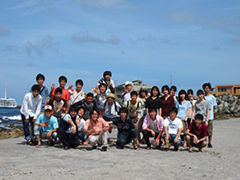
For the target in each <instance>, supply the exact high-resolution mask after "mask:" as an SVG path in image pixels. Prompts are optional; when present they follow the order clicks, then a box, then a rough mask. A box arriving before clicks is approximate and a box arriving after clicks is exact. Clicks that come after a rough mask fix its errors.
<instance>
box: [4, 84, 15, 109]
mask: <svg viewBox="0 0 240 180" xmlns="http://www.w3.org/2000/svg"><path fill="white" fill-rule="evenodd" d="M16 107H17V102H16V100H15V99H13V98H7V85H6V83H5V98H0V108H16Z"/></svg>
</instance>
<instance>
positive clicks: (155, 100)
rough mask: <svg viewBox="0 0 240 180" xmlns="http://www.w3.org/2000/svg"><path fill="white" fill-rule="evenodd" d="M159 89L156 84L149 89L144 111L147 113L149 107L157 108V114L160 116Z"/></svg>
mask: <svg viewBox="0 0 240 180" xmlns="http://www.w3.org/2000/svg"><path fill="white" fill-rule="evenodd" d="M159 96H160V91H159V88H158V87H157V86H153V87H152V89H151V96H149V97H148V98H147V100H146V112H147V114H149V111H148V110H149V109H157V114H158V115H159V116H162V101H161V99H160V98H159Z"/></svg>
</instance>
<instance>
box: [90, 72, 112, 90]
mask: <svg viewBox="0 0 240 180" xmlns="http://www.w3.org/2000/svg"><path fill="white" fill-rule="evenodd" d="M111 76H112V73H111V71H105V72H104V73H103V78H102V79H100V80H99V81H98V84H97V86H96V88H95V92H96V93H98V94H100V92H98V88H99V86H100V84H101V83H104V84H106V86H107V90H106V92H105V93H106V95H108V94H109V93H115V85H114V81H113V80H112V79H110V78H111Z"/></svg>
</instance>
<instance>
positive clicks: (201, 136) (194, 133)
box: [186, 114, 208, 152]
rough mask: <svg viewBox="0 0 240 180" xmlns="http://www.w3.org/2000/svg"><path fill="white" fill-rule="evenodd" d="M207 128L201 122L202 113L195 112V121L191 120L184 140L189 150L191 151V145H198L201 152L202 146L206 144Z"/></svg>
mask: <svg viewBox="0 0 240 180" xmlns="http://www.w3.org/2000/svg"><path fill="white" fill-rule="evenodd" d="M207 136H208V130H207V126H206V125H205V124H203V115H201V114H196V116H195V121H193V122H192V123H191V124H190V126H189V127H188V129H187V131H186V140H187V143H188V147H189V152H192V147H193V146H194V147H198V150H199V151H200V152H201V151H202V148H203V147H205V146H206V145H207V141H206V140H207Z"/></svg>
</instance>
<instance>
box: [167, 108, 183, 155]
mask: <svg viewBox="0 0 240 180" xmlns="http://www.w3.org/2000/svg"><path fill="white" fill-rule="evenodd" d="M169 111H170V117H169V118H167V119H165V120H164V131H165V134H164V137H163V138H164V139H165V142H166V150H168V149H169V147H170V144H173V146H174V149H175V150H176V151H178V148H179V146H180V145H181V144H182V141H181V138H180V135H181V131H182V121H181V120H180V119H179V118H177V113H178V110H177V108H176V107H172V108H170V110H169Z"/></svg>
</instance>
